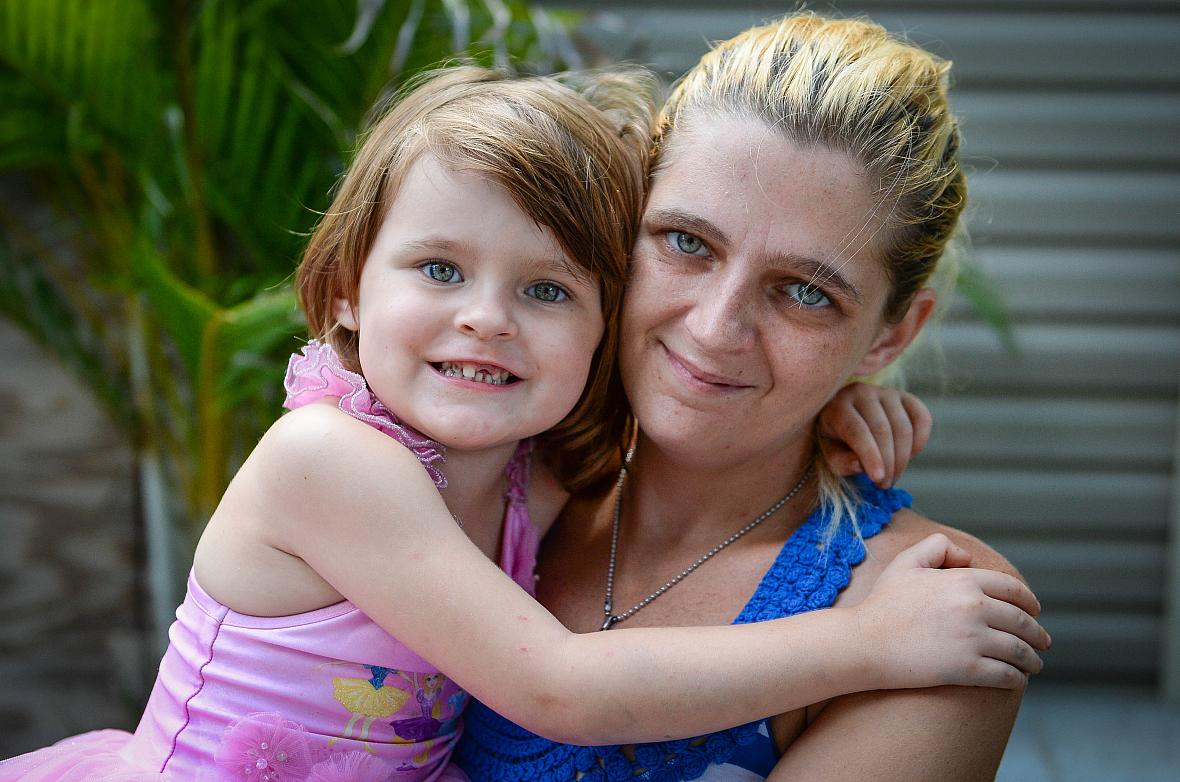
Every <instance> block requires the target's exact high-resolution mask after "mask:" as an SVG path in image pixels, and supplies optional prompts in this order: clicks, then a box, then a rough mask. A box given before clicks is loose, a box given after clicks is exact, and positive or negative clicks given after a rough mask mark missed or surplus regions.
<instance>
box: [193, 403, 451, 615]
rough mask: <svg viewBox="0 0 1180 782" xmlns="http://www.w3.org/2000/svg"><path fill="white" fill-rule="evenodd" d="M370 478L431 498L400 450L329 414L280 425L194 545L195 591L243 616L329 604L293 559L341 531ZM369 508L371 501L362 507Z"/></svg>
mask: <svg viewBox="0 0 1180 782" xmlns="http://www.w3.org/2000/svg"><path fill="white" fill-rule="evenodd" d="M373 475H381V476H382V482H383V483H384V484H385V485H387V486H388V485H397V486H399V488H402V489H404V490H405V491H406V492H407V493H409V494H414V493H416V492H420V493H421V494H422V495H426V496H429V495H437V490H436V489H435V488H434V485H433V483H432V482H431V480H430V478H429V477H428V476H427V475H426V473H425V471H424V470H423V469H422V467H421V464H420V463H419V462H418V460H417V458H416V457H415V456H414V454H413V453H411V452H410V451H409V449H408V448H406V447H405V446H403V445H401V444H400V443H398V442H397V441H396V440H394V439H392V438H390V437H388V436H386V435H384V434H382V433H380V432H377V431H376V430H374V429H372V428H371V427H369V426H367V425H366V424H364V423H361V422H359V421H357V420H355V419H353V418H351V417H350V416H348V415H347V414H345V413H343V412H341V411H340V410H338V409H336V408H335V407H333V406H332V405H329V404H319V403H315V404H310V405H307V406H305V407H302V408H300V409H298V410H294V411H292V412H289V413H287V414H286V415H284V416H282V417H281V418H280V419H279V420H278V421H276V422H275V423H274V424H272V425H271V427H270V429H269V430H267V432H266V434H264V435H263V437H262V439H261V440H260V441H259V443H258V445H257V446H256V447H255V449H254V451H253V452H252V453H251V454H250V456H249V458H247V459H246V462H245V463H244V464H243V465H242V467H241V469H240V470H239V471H238V474H237V475H236V476H234V479H233V481H231V483H230V485H229V487H228V488H227V489H226V492H225V494H224V495H223V497H222V499H221V502H220V503H219V504H218V506H217V509H216V510H215V511H214V513H213V515H212V517H211V518H210V520H209V523H208V525H207V526H206V529H205V531H204V533H203V534H202V536H201V540H200V543H199V544H198V546H197V550H196V555H195V557H194V562H193V567H194V571H195V573H196V575H197V579H198V581H199V582H200V583H201V586H202V587H203V588H204V589H205V590H206V591H207V592H208V593H209V594H211V595H212V596H213V597H214V598H216V599H217V600H218V601H219V602H221V603H222V604H223V605H226V606H229V607H230V608H232V609H233V610H235V611H238V612H240V613H247V614H259V615H266V616H275V615H285V614H294V613H300V612H302V611H306V610H311V609H314V608H319V607H322V606H324V605H328V604H330V603H333V602H337V601H339V600H340V599H342V598H341V597H340V595H339V594H337V593H336V592H335V590H334V589H332V588H331V587H330V586H329V585H328V584H326V583H325V582H324V581H323V579H321V578H320V577H319V576H318V575H317V574H316V573H315V572H314V571H313V570H312V569H311V568H310V567H308V566H307V564H306V563H305V562H304V561H303V558H302V556H301V555H302V551H303V549H305V548H306V547H307V546H308V545H309V542H310V544H314V542H315V541H316V540H319V539H322V537H323V536H324V535H326V534H331V533H332V532H335V533H339V532H342V531H343V530H342V528H343V527H345V526H347V525H348V524H349V521H350V519H352V518H353V517H355V516H356V515H357V513H356V509H357V507H358V503H359V504H362V505H363V504H366V497H367V495H370V494H376V493H377V491H378V489H379V487H378V486H377V484H376V483H375V482H374V479H373V478H372V477H371V476H373ZM379 502H380V500H379V499H378V498H377V497H375V496H374V497H373V498H372V502H370V503H367V504H376V503H379ZM243 574H248V575H246V576H245V577H243Z"/></svg>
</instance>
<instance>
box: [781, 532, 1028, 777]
mask: <svg viewBox="0 0 1180 782" xmlns="http://www.w3.org/2000/svg"><path fill="white" fill-rule="evenodd" d="M931 531H942V532H945V533H946V534H948V535H949V536H951V537H952V539H953V540H954V541H955V542H956V543H958V544H959V545H961V546H963V547H965V548H966V549H967V550H968V551H969V552H970V553H971V555H972V557H973V562H974V563H975V564H976V565H978V566H980V567H986V568H990V569H993V570H996V571H999V572H1003V573H1008V574H1010V575H1013V576H1019V574H1018V573H1017V572H1016V570H1015V569H1014V568H1013V567H1012V566H1011V565H1010V564H1009V563H1008V562H1007V561H1005V560H1004V558H1003V557H1001V556H1000V555H999V554H997V553H996V552H995V551H994V550H992V549H991V548H989V547H987V546H986V545H984V544H983V543H981V542H980V541H978V540H976V539H975V538H972V537H971V536H969V535H965V534H963V533H960V532H957V531H955V530H951V529H948V528H946V527H941V526H940V525H935V524H933V523H931V522H929V521H927V520H926V519H922V518H921V517H918V516H916V515H915V514H912V513H905V514H902V515H900V516H899V517H898V518H897V519H895V520H894V522H893V523H892V524H891V525H890V528H889V529H888V530H887V531H886V532H882V533H881V535H878V536H877V538H873V539H871V540H870V541H869V548H870V558H869V559H868V560H866V562H865V564H864V565H863V566H862V567H861V568H860V569H858V571H854V572H855V573H856V575H854V578H853V584H852V585H850V587H849V592H851V593H852V594H850V595H849V597H850V598H852V599H851V600H850V601H848V602H855V601H856V600H857V599H859V596H860V595H863V594H864V592H865V591H866V590H867V589H868V587H869V586H870V585H871V583H872V580H873V579H874V578H875V577H876V575H877V574H878V573H879V572H880V571H881V569H882V568H883V567H884V563H887V562H888V561H889V558H890V557H892V556H893V555H895V554H896V553H897V552H898V551H899V550H901V549H902V548H903V547H904V546H905V545H908V543H909V542H911V541H913V540H915V539H919V538H920V537H921V536H923V535H926V534H929V533H930V532H931ZM878 539H879V540H878ZM861 570H866V571H867V572H860V571H861ZM841 602H844V598H843V597H842V598H841ZM1022 696H1023V690H1021V689H1011V690H1000V689H988V688H977V687H937V688H928V689H921V690H881V691H876V692H862V693H854V694H850V695H845V696H842V697H839V698H836V699H835V700H833V701H831V702H830V703H828V704H827V705H826V706H825V707H823V708H822V710H821V711H820V712H819V714H818V716H817V717H815V718H814V719H813V721H812V722H811V724H810V725H808V727H807V728H806V729H805V730H804V731H803V733H802V734H801V735H800V736H799V737H798V738H797V739H795V741H794V742H793V743H792V744H791V745H790V746H789V747H788V748H787V751H786V752H785V754H784V755H783V757H782V758H781V760H780V761H779V763H778V765H777V766H776V767H775V770H774V773H773V774H771V776H770V779H771V780H779V779H781V780H784V781H785V780H791V779H808V780H815V781H816V782H824V781H825V780H831V781H832V782H834V781H835V780H848V779H873V780H880V781H881V782H890V781H891V780H896V782H925V781H927V780H928V781H929V782H942V781H943V780H947V779H953V780H956V782H958V780H963V782H973V781H974V780H981V781H982V780H991V779H994V778H995V774H996V769H997V768H998V767H999V764H1000V759H1001V757H1002V756H1003V754H1004V747H1005V746H1006V745H1007V742H1008V735H1009V734H1010V733H1011V731H1012V725H1013V723H1014V722H1015V720H1016V712H1017V709H1018V708H1019V706H1020V700H1021V697H1022Z"/></svg>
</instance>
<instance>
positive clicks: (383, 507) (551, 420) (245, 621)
mask: <svg viewBox="0 0 1180 782" xmlns="http://www.w3.org/2000/svg"><path fill="white" fill-rule="evenodd" d="M643 87H644V85H643V84H641V83H637V82H636V81H635V80H634V79H632V78H630V77H624V76H620V75H598V76H588V77H584V78H583V79H582V80H581V81H580V82H577V83H574V84H573V86H572V87H571V86H569V85H565V84H562V83H561V82H559V81H558V80H555V79H551V78H525V79H510V78H506V77H504V76H502V75H499V74H496V73H493V72H489V71H484V70H480V69H475V68H458V69H452V70H449V71H444V72H442V73H441V74H440V75H437V76H435V77H433V78H431V79H430V80H428V81H426V82H425V83H424V84H422V85H421V86H419V87H418V88H417V89H416V90H415V91H413V92H412V93H410V94H409V95H408V96H407V97H406V98H405V99H404V100H402V101H401V102H400V103H399V104H397V105H396V106H395V107H394V108H393V109H392V110H391V111H389V112H388V113H387V114H386V115H385V116H384V117H382V118H381V119H380V120H379V121H378V122H377V123H376V124H375V126H374V127H373V128H372V130H371V131H370V132H369V134H368V136H367V138H366V140H365V142H364V144H363V146H362V147H361V149H360V152H359V154H358V156H357V159H356V161H355V162H354V164H353V166H352V169H351V171H350V172H349V174H348V175H347V176H346V178H345V179H344V181H343V183H342V185H341V188H340V191H339V193H338V194H337V196H336V199H335V203H334V204H333V206H332V208H331V210H330V211H329V212H328V214H327V215H326V216H325V218H324V220H323V221H322V223H321V225H320V226H319V228H318V229H317V231H316V233H315V235H314V237H313V238H312V241H311V244H310V247H309V249H308V251H307V255H306V258H305V260H304V263H303V265H302V268H301V269H300V273H299V289H300V295H301V297H302V302H303V305H304V307H305V309H306V310H307V315H308V321H309V324H310V328H311V330H312V333H313V334H314V335H317V336H318V339H317V340H314V341H312V342H311V343H310V344H309V345H308V346H307V347H306V348H305V349H304V350H303V352H302V354H301V355H296V356H294V357H293V358H292V360H291V364H290V368H289V370H288V373H287V377H286V388H287V391H288V400H287V406H288V407H290V408H292V412H291V413H289V414H287V415H286V416H284V417H283V418H282V419H280V420H279V421H278V422H277V423H276V424H275V425H274V426H273V427H271V429H270V431H268V432H267V434H266V435H265V436H264V437H263V438H262V440H261V441H260V442H259V444H258V447H257V448H256V449H255V451H254V453H253V454H252V455H251V456H250V458H249V459H248V460H247V462H246V463H245V464H244V465H243V467H242V469H241V471H240V472H239V473H238V474H237V476H236V477H235V478H234V480H233V482H232V484H231V485H230V487H229V489H228V490H227V491H226V494H225V496H224V498H223V499H222V502H221V504H220V506H219V507H218V509H217V511H216V512H215V513H214V515H213V517H212V519H211V520H210V522H209V525H208V527H207V529H206V531H205V533H204V535H203V536H202V538H201V541H200V544H199V545H198V548H197V552H196V558H195V562H194V567H193V573H192V575H191V576H190V578H189V584H188V595H187V597H186V599H185V602H184V604H183V605H181V606H180V608H179V609H178V611H177V621H176V623H175V624H174V625H173V627H172V629H171V633H170V640H171V644H170V646H169V648H168V651H167V653H166V654H165V656H164V659H163V661H162V662H161V665H160V673H159V677H158V679H157V681H156V686H155V689H154V691H153V693H152V696H151V699H150V701H149V703H148V706H147V710H146V712H145V714H144V716H143V719H142V721H141V722H140V725H139V727H138V729H137V730H136V732H135V733H134V734H133V735H128V734H125V733H122V732H118V731H100V732H97V733H91V734H86V735H83V736H79V737H76V738H74V739H69V740H66V741H64V742H62V743H60V744H58V745H55V746H54V747H50V748H48V749H45V750H41V751H39V752H35V753H32V754H30V755H27V756H23V757H21V758H16V759H14V760H11V761H8V763H6V764H5V765H4V766H3V767H2V768H0V779H2V780H11V779H28V780H32V779H42V780H50V779H52V780H66V779H77V780H82V779H86V780H95V779H119V780H126V779H141V778H142V779H160V778H161V777H165V778H172V779H180V780H189V779H204V778H210V779H232V780H320V781H323V780H378V779H390V778H396V779H406V780H433V779H440V778H441V779H461V778H462V776H461V772H459V771H458V770H457V769H454V768H453V767H448V766H447V760H448V756H449V753H450V750H451V748H452V746H453V745H454V743H455V741H456V739H457V737H458V735H459V732H460V722H459V718H460V716H461V713H462V710H463V706H464V704H465V702H466V699H467V694H466V693H467V692H470V693H471V694H472V695H474V696H475V697H478V698H480V699H481V700H483V701H485V702H486V703H488V705H489V706H491V707H492V708H494V709H496V710H497V711H499V712H501V713H502V714H504V715H506V716H508V717H510V718H511V719H513V720H515V721H516V722H518V723H520V724H522V725H525V726H527V727H529V728H530V729H532V730H535V731H537V732H539V733H541V734H543V735H545V736H548V737H552V738H555V739H558V740H563V741H568V742H583V743H618V742H632V741H650V740H657V739H665V738H674V737H687V736H693V735H696V734H700V733H703V732H706V731H710V730H715V729H718V728H722V727H727V726H731V725H735V724H738V723H741V722H745V721H748V720H751V719H756V718H759V717H763V716H766V715H769V714H772V713H779V712H783V711H786V710H787V709H789V708H792V707H795V706H799V705H801V704H807V703H813V702H816V701H819V700H821V699H823V698H828V697H832V696H835V695H838V694H842V693H847V692H852V691H858V690H865V689H874V688H880V687H894V688H896V687H917V686H927V685H935V684H951V683H953V684H972V685H985V686H1019V684H1021V683H1022V682H1023V681H1024V674H1023V673H1022V672H1025V671H1030V672H1035V671H1036V670H1038V669H1039V664H1040V663H1039V659H1038V658H1037V656H1036V654H1035V653H1034V651H1033V648H1032V647H1036V648H1044V646H1045V645H1046V640H1047V638H1046V636H1045V635H1044V632H1043V630H1041V629H1040V627H1039V626H1038V625H1037V624H1036V623H1035V622H1034V621H1032V620H1031V619H1030V618H1029V617H1027V616H1025V615H1024V612H1025V611H1027V612H1029V613H1036V611H1037V607H1036V601H1035V598H1033V597H1032V595H1031V593H1029V592H1028V591H1027V589H1025V588H1024V587H1023V586H1022V585H1021V584H1019V582H1017V581H1016V580H1014V579H1009V578H1007V577H1003V576H1001V575H1000V574H996V573H991V572H985V571H974V570H959V571H956V574H957V576H956V577H951V575H950V574H949V573H948V572H946V571H940V570H936V569H932V568H938V567H940V566H946V565H949V566H962V565H966V564H967V563H966V561H965V557H964V555H963V552H962V550H960V549H957V548H956V547H954V546H952V545H950V544H949V543H948V542H947V541H946V540H945V539H939V538H932V539H930V540H928V541H926V542H925V543H923V544H921V545H919V546H917V547H915V548H914V549H913V550H911V552H910V553H909V554H907V555H905V556H903V557H901V558H899V563H898V564H897V565H895V566H893V567H892V568H891V570H890V571H889V572H888V573H887V574H886V575H885V576H882V578H881V579H880V581H879V583H878V586H877V588H876V591H875V592H874V594H873V597H871V598H870V599H869V600H867V601H866V602H865V603H863V604H862V605H861V606H859V607H857V608H852V609H836V610H830V611H820V612H816V613H813V614H809V615H805V616H800V617H794V618H791V619H785V620H777V621H774V622H765V623H761V624H758V625H746V626H739V627H726V628H696V629H661V630H644V629H640V630H624V629H620V630H615V631H613V632H603V633H596V634H589V635H575V634H572V633H570V632H569V631H567V630H566V629H565V628H564V627H562V626H561V625H560V624H559V623H558V622H557V621H556V620H555V619H554V618H553V617H552V616H551V615H549V614H548V613H547V612H546V611H545V610H544V609H543V608H541V607H540V606H539V605H538V604H537V603H536V602H535V601H534V600H532V598H531V597H530V596H529V592H530V591H531V590H532V587H533V575H532V567H533V562H534V558H535V554H536V547H537V540H538V535H539V534H542V533H543V532H544V531H545V529H547V527H548V526H549V524H550V523H551V522H552V521H553V519H554V518H555V516H556V515H557V513H558V511H559V510H560V508H561V506H562V504H563V502H564V501H565V499H566V497H567V496H568V495H567V492H569V491H574V490H578V489H581V488H584V487H586V486H590V485H593V484H595V483H596V482H598V481H601V480H602V478H603V476H604V475H607V474H609V471H610V470H611V468H612V466H613V467H615V468H617V466H618V464H617V458H618V451H619V444H620V443H621V442H622V441H623V434H624V426H625V415H624V414H625V408H624V404H625V403H624V401H623V397H622V394H621V389H620V388H619V384H618V381H617V378H616V375H615V373H614V371H613V364H614V358H615V346H616V338H617V310H618V305H619V302H620V299H621V296H622V288H623V282H624V271H625V262H626V258H627V254H628V251H629V248H630V245H631V242H632V240H633V239H634V235H635V230H636V225H637V221H638V215H639V212H640V207H641V205H642V200H643V185H644V167H645V154H646V143H647V138H648V133H647V131H648V125H647V123H648V120H649V118H650V116H651V107H650V104H649V103H648V102H647V100H646V99H645V98H644V97H643V96H644V95H645V94H646V92H645V90H644V88H643ZM857 393H860V394H864V393H865V391H864V389H861V390H860V391H858V392H857ZM834 409H835V410H837V411H840V410H843V411H845V412H844V413H842V414H837V416H836V419H837V420H836V421H834V422H833V424H832V428H833V430H834V431H841V430H845V429H854V428H855V426H856V425H857V424H858V423H860V422H859V421H857V420H851V419H856V418H857V416H856V415H855V414H850V413H849V412H848V410H851V409H852V408H850V407H847V406H845V407H837V408H834ZM875 448H877V446H876V444H875V443H868V442H866V443H864V444H861V445H859V447H858V450H859V451H860V452H861V453H862V454H864V455H865V462H866V463H867V462H869V461H870V460H872V461H874V462H875V461H878V458H877V456H875V455H873V456H870V454H872V453H874V449H875ZM809 477H810V473H808V474H805V475H802V476H792V477H789V479H787V480H786V481H785V483H786V484H787V485H786V486H784V491H787V490H788V489H789V490H790V491H789V493H787V494H786V496H785V497H784V500H783V503H786V502H789V501H790V500H791V498H792V497H793V496H794V495H795V494H796V493H798V492H799V491H800V490H801V489H805V488H807V487H808V483H809ZM783 503H780V505H782V504H783ZM772 523H773V522H772ZM496 563H498V566H497V564H496ZM505 573H507V574H508V575H505ZM663 577H664V576H663V575H662V574H661V575H660V578H663ZM985 593H986V594H985ZM988 595H992V596H994V597H988ZM995 598H1000V599H995ZM1006 601H1007V602H1006ZM1021 609H1023V610H1021ZM1018 628H1022V629H1018ZM850 638H851V639H852V640H853V642H852V643H849V642H848V640H849V639H850ZM886 638H888V639H891V640H890V641H889V642H888V643H886V642H885V639H886ZM897 639H902V640H900V641H898V640H897ZM722 658H724V659H725V660H726V665H725V667H724V668H723V669H722V668H719V667H718V666H717V665H716V661H717V660H718V659H722ZM768 670H769V671H777V672H779V677H778V678H777V679H776V680H772V681H767V677H766V672H767V671H768ZM460 685H461V686H462V687H463V688H464V689H460ZM656 724H659V725H661V726H662V728H661V730H660V731H658V732H655V731H652V730H651V729H650V728H647V727H645V726H650V725H656Z"/></svg>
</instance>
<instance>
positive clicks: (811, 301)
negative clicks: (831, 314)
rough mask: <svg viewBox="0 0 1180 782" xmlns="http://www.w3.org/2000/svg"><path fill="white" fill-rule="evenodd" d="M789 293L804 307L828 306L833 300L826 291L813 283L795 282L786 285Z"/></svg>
mask: <svg viewBox="0 0 1180 782" xmlns="http://www.w3.org/2000/svg"><path fill="white" fill-rule="evenodd" d="M786 291H787V295H788V296H790V297H791V298H792V299H794V300H795V301H796V302H798V303H799V304H801V305H802V306H804V307H815V308H818V307H826V306H828V305H829V304H831V303H832V302H831V301H829V300H828V297H827V296H825V295H824V292H823V291H821V290H820V289H819V288H817V287H815V286H814V285H812V284H811V283H805V282H793V283H791V284H790V285H788V286H787V287H786Z"/></svg>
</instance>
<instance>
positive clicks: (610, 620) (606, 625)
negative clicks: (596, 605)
mask: <svg viewBox="0 0 1180 782" xmlns="http://www.w3.org/2000/svg"><path fill="white" fill-rule="evenodd" d="M618 621H619V617H617V616H615V615H614V614H607V615H606V619H605V620H604V621H603V623H602V627H600V628H598V632H602V631H603V630H609V629H611V627H612V626H614V624H615V622H618Z"/></svg>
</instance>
